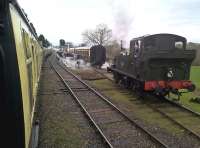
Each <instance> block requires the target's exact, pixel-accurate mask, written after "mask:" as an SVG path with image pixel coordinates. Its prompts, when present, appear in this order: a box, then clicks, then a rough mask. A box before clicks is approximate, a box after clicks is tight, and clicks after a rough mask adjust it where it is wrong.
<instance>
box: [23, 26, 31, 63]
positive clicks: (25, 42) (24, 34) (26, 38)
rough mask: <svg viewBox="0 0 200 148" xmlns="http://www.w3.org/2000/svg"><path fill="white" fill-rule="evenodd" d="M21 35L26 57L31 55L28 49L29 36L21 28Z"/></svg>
mask: <svg viewBox="0 0 200 148" xmlns="http://www.w3.org/2000/svg"><path fill="white" fill-rule="evenodd" d="M22 37H23V42H24V47H25V54H26V57H27V59H28V58H30V57H31V51H30V47H29V42H30V41H29V40H30V39H29V36H28V33H27V32H26V31H25V30H24V29H23V30H22Z"/></svg>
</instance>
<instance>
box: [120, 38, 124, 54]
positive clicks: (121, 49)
mask: <svg viewBox="0 0 200 148" xmlns="http://www.w3.org/2000/svg"><path fill="white" fill-rule="evenodd" d="M123 49H124V48H123V41H122V40H121V51H123Z"/></svg>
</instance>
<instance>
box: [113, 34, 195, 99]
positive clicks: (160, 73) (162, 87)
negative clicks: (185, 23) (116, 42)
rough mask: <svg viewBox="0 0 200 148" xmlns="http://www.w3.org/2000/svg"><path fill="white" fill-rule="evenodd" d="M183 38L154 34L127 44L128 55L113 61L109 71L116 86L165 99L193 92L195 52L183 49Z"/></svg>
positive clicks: (122, 54)
mask: <svg viewBox="0 0 200 148" xmlns="http://www.w3.org/2000/svg"><path fill="white" fill-rule="evenodd" d="M186 44H187V42H186V38H184V37H182V36H178V35H175V34H166V33H165V34H164V33H163V34H154V35H147V36H142V37H138V38H134V39H132V40H131V41H130V51H127V52H125V53H121V54H120V55H118V56H116V57H115V58H114V64H113V65H112V66H111V67H110V70H111V71H112V73H113V76H114V79H115V81H116V83H121V84H123V85H124V86H126V87H128V88H132V89H136V90H143V91H147V92H153V93H155V94H156V95H161V96H165V95H167V94H169V93H170V92H171V93H174V94H176V95H178V97H179V96H180V95H181V92H182V90H187V91H194V89H195V85H194V84H193V83H192V82H191V81H190V80H189V77H190V67H191V63H192V61H193V60H194V58H195V55H196V51H195V50H187V49H186Z"/></svg>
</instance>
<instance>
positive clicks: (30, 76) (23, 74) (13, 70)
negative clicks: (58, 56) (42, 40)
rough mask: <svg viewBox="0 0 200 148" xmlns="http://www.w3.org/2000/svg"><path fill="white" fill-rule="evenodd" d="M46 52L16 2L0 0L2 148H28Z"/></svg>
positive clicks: (0, 132)
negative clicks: (44, 53) (43, 58)
mask: <svg viewBox="0 0 200 148" xmlns="http://www.w3.org/2000/svg"><path fill="white" fill-rule="evenodd" d="M42 57H43V49H42V47H41V46H40V44H39V42H38V38H37V35H36V33H35V30H34V28H33V26H32V25H31V24H30V22H29V20H28V19H27V17H26V15H25V14H24V11H23V10H22V9H21V8H20V6H19V5H18V3H17V2H16V1H15V0H1V1H0V82H1V83H0V110H1V111H0V112H1V121H0V122H1V126H0V128H1V130H0V135H1V140H0V147H8V148H11V147H13V148H28V147H30V145H31V144H30V143H31V136H32V135H31V133H32V132H31V131H32V127H33V117H34V111H35V102H36V96H37V88H38V80H39V77H40V69H41V64H42Z"/></svg>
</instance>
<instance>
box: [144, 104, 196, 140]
mask: <svg viewBox="0 0 200 148" xmlns="http://www.w3.org/2000/svg"><path fill="white" fill-rule="evenodd" d="M145 104H146V105H148V106H149V107H150V108H151V109H152V110H154V111H156V112H159V113H160V114H161V115H163V116H165V117H166V118H167V119H169V120H170V121H172V122H173V123H175V124H177V125H178V126H179V127H181V128H183V129H184V130H186V131H187V132H188V133H189V134H191V135H193V136H194V137H196V138H197V139H198V140H200V135H199V134H197V133H195V132H194V131H192V130H191V129H189V128H187V127H186V126H184V125H183V124H182V123H181V122H179V121H177V120H175V119H174V118H173V117H171V116H170V115H168V114H167V113H165V112H163V111H161V110H160V109H158V108H155V107H153V106H152V105H150V104H148V103H145Z"/></svg>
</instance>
